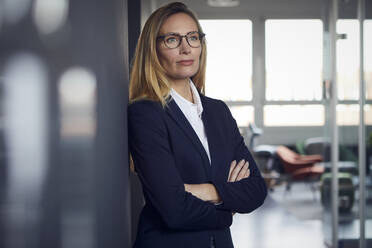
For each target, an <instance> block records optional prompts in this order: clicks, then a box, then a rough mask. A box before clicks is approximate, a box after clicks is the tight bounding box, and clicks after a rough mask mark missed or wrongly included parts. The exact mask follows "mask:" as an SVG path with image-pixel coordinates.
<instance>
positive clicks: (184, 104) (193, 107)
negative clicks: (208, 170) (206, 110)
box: [170, 80, 211, 163]
mask: <svg viewBox="0 0 372 248" xmlns="http://www.w3.org/2000/svg"><path fill="white" fill-rule="evenodd" d="M189 83H190V88H191V92H192V95H193V99H194V101H195V103H192V102H190V101H188V100H186V99H185V98H184V97H183V96H181V95H180V94H178V93H177V92H176V91H175V90H174V89H173V88H172V89H171V90H170V95H171V96H172V98H173V99H174V101H175V102H176V103H177V105H178V107H179V108H180V109H181V110H182V113H183V114H184V115H185V117H186V119H187V120H188V121H189V123H190V124H191V126H192V128H193V129H194V131H195V133H196V134H197V135H198V137H199V140H200V142H201V143H202V145H203V147H204V149H205V151H206V153H207V155H208V159H209V163H210V162H211V156H210V154H209V147H208V139H207V135H206V134H205V129H204V123H203V121H202V119H201V115H202V113H203V105H202V103H201V100H200V96H199V93H198V91H197V89H196V87H195V85H194V83H193V82H192V81H191V80H190V81H189Z"/></svg>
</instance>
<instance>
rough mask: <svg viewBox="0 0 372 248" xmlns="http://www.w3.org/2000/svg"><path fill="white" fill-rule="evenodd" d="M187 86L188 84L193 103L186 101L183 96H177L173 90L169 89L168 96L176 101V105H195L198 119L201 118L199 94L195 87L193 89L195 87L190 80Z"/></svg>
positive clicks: (201, 107) (201, 109)
mask: <svg viewBox="0 0 372 248" xmlns="http://www.w3.org/2000/svg"><path fill="white" fill-rule="evenodd" d="M189 84H190V88H191V92H192V94H193V99H194V101H195V103H192V102H190V101H188V100H186V99H185V98H184V97H183V96H181V95H180V94H178V93H177V92H176V91H175V90H174V89H173V88H171V90H170V95H171V96H172V98H173V99H174V100H175V101H176V103H177V104H187V105H188V106H193V105H196V109H197V113H198V115H199V117H201V114H202V113H203V105H202V103H201V100H200V96H199V92H198V90H197V89H196V87H195V85H194V83H193V82H192V80H191V79H190V80H189Z"/></svg>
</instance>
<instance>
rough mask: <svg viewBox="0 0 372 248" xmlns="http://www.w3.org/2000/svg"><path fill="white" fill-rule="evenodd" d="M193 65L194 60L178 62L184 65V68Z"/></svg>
mask: <svg viewBox="0 0 372 248" xmlns="http://www.w3.org/2000/svg"><path fill="white" fill-rule="evenodd" d="M193 63H194V60H192V59H189V60H180V61H178V62H177V64H180V65H184V66H188V65H192V64H193Z"/></svg>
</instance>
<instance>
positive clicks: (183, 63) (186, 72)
mask: <svg viewBox="0 0 372 248" xmlns="http://www.w3.org/2000/svg"><path fill="white" fill-rule="evenodd" d="M193 31H196V32H198V26H197V25H196V23H195V21H194V20H193V19H192V18H191V17H190V16H189V15H187V14H185V13H177V14H174V15H171V16H170V17H168V19H166V20H165V21H164V23H163V25H162V26H161V28H160V31H159V35H166V34H169V33H176V34H180V35H186V34H188V33H190V32H193ZM201 49H202V48H201V45H200V46H199V47H197V48H194V47H191V46H190V45H189V44H188V43H187V40H186V38H185V37H183V38H182V40H181V44H180V45H179V46H178V47H177V48H168V47H167V46H166V45H165V44H164V41H163V40H162V39H159V40H158V41H157V51H158V56H159V60H160V63H161V65H162V66H163V67H164V68H165V70H166V73H167V76H168V77H170V78H171V80H172V81H173V82H177V81H183V80H185V79H188V78H190V77H192V76H194V75H195V74H196V73H197V72H198V70H199V58H200V54H201Z"/></svg>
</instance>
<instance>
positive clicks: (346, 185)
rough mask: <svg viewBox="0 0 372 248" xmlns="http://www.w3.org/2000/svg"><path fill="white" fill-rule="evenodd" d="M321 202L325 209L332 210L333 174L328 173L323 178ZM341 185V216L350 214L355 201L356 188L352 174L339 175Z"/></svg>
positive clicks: (339, 206) (339, 204)
mask: <svg viewBox="0 0 372 248" xmlns="http://www.w3.org/2000/svg"><path fill="white" fill-rule="evenodd" d="M320 181H321V186H320V191H321V202H322V204H323V206H324V207H325V208H328V209H330V208H331V206H330V204H331V184H332V174H331V173H329V172H327V173H324V174H323V175H322V177H321V180H320ZM338 183H339V192H338V195H339V201H338V209H339V211H340V213H341V214H345V213H350V211H351V209H352V207H353V204H354V199H355V189H354V188H355V186H354V185H353V178H352V175H351V174H350V173H347V172H343V173H342V172H341V173H339V174H338Z"/></svg>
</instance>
